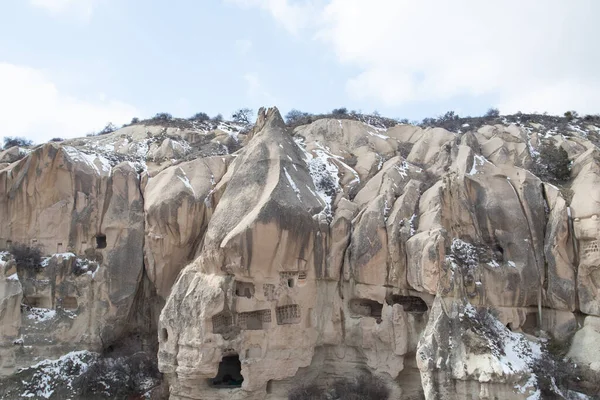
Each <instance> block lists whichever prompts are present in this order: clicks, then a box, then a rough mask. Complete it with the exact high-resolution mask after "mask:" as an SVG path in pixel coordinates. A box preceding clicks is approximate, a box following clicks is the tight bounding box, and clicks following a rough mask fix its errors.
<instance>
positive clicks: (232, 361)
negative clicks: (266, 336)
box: [209, 296, 535, 393]
mask: <svg viewBox="0 0 600 400" xmlns="http://www.w3.org/2000/svg"><path fill="white" fill-rule="evenodd" d="M416 299H419V300H420V301H419V300H416ZM395 300H397V301H398V303H395V304H403V303H404V304H403V306H404V307H405V311H408V312H425V311H427V304H425V302H424V301H423V300H422V299H421V298H420V297H415V296H397V297H396V299H395ZM392 301H394V300H392ZM361 302H362V303H361ZM369 302H372V301H371V300H360V299H357V302H356V303H357V304H358V305H360V306H361V307H363V310H365V311H366V307H367V305H369V306H370V307H371V308H370V309H369V313H371V312H374V313H375V315H376V314H377V312H379V315H380V316H381V308H382V307H383V305H381V304H380V303H377V302H372V303H369ZM373 303H376V304H378V305H379V306H381V308H379V307H378V306H374V305H373ZM407 308H408V309H407ZM378 310H379V311H378ZM410 310H412V311H410ZM532 315H533V314H532ZM533 317H535V315H533ZM507 328H509V329H511V330H512V326H511V324H510V323H509V324H508V325H507ZM534 328H535V318H530V316H529V315H528V316H527V320H526V322H525V325H524V326H523V330H524V331H530V330H533V329H534ZM243 382H244V377H243V376H242V364H241V362H240V357H239V355H238V354H231V353H229V354H228V355H227V356H224V357H223V358H222V359H221V362H220V363H219V369H218V371H217V375H216V376H215V377H214V378H213V379H210V380H209V384H210V386H211V387H213V388H215V389H234V388H239V387H241V386H242V383H243ZM269 392H270V390H268V385H267V393H269Z"/></svg>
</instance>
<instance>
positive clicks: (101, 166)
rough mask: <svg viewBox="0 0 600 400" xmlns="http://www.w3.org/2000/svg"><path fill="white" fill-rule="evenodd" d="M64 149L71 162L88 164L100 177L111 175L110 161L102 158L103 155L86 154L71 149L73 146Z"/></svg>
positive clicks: (73, 148)
mask: <svg viewBox="0 0 600 400" xmlns="http://www.w3.org/2000/svg"><path fill="white" fill-rule="evenodd" d="M62 149H63V150H64V151H65V153H66V154H67V156H68V157H69V158H70V159H71V161H73V162H81V163H83V164H86V165H87V166H89V167H90V168H91V169H93V170H94V171H96V172H97V173H98V175H106V174H109V173H110V169H111V165H110V161H108V160H107V159H106V158H104V157H102V156H101V155H98V154H95V155H90V154H85V153H83V152H81V151H79V150H77V149H76V148H75V147H71V146H63V147H62Z"/></svg>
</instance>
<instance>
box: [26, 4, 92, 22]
mask: <svg viewBox="0 0 600 400" xmlns="http://www.w3.org/2000/svg"><path fill="white" fill-rule="evenodd" d="M97 2H98V0H29V3H30V4H31V5H32V6H34V7H38V8H41V9H43V10H46V11H47V12H49V13H50V14H52V15H69V16H72V17H75V18H79V19H83V20H88V19H89V18H90V17H91V16H92V13H93V11H94V8H95V7H96V5H97Z"/></svg>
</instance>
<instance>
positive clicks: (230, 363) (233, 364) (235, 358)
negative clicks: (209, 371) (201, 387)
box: [211, 354, 244, 389]
mask: <svg viewBox="0 0 600 400" xmlns="http://www.w3.org/2000/svg"><path fill="white" fill-rule="evenodd" d="M242 382H244V377H243V376H242V363H241V362H240V356H239V355H237V354H235V355H230V356H226V357H223V359H222V360H221V362H220V363H219V371H218V372H217V376H215V377H214V378H213V379H212V380H211V386H212V387H214V388H217V389H232V388H239V387H241V386H242Z"/></svg>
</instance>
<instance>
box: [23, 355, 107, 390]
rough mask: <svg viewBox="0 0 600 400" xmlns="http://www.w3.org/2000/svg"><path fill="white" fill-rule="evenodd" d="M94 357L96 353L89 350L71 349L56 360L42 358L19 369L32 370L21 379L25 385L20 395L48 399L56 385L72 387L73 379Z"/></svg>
mask: <svg viewBox="0 0 600 400" xmlns="http://www.w3.org/2000/svg"><path fill="white" fill-rule="evenodd" d="M96 358H97V354H95V353H91V352H89V351H85V350H84V351H72V352H70V353H68V354H65V355H64V356H62V357H60V358H59V359H57V360H44V361H41V362H39V363H37V364H35V365H32V366H31V367H29V368H23V369H21V370H19V371H18V374H22V373H24V372H27V371H33V375H32V376H31V378H29V379H28V381H27V382H26V381H23V384H24V385H26V387H25V390H24V391H23V393H21V397H23V398H32V397H37V398H40V397H41V398H45V399H48V398H50V396H52V394H53V393H54V391H55V390H56V389H57V388H58V387H62V386H67V387H69V388H72V383H73V380H74V379H75V378H76V377H78V376H79V375H81V374H83V373H84V372H85V371H86V370H87V369H88V367H89V365H90V364H91V363H93V362H94V361H95V359H96Z"/></svg>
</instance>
